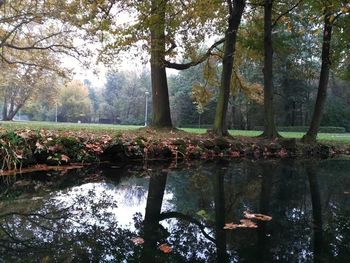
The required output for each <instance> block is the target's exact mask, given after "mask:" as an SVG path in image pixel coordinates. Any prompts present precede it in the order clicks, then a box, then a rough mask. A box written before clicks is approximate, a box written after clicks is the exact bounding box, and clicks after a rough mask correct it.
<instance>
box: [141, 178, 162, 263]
mask: <svg viewBox="0 0 350 263" xmlns="http://www.w3.org/2000/svg"><path fill="white" fill-rule="evenodd" d="M166 179H167V173H166V172H161V173H159V174H157V175H155V176H151V178H150V180H149V187H148V196H147V204H146V214H145V220H144V229H143V231H144V240H145V243H144V245H143V250H142V253H141V258H140V262H142V263H148V262H157V261H156V252H155V251H156V249H157V241H158V240H159V238H160V226H159V216H160V212H161V209H162V203H163V196H164V191H165V185H166Z"/></svg>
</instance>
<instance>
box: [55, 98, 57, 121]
mask: <svg viewBox="0 0 350 263" xmlns="http://www.w3.org/2000/svg"><path fill="white" fill-rule="evenodd" d="M55 122H56V123H57V102H56V114H55Z"/></svg>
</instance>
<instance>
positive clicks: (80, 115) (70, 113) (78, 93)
mask: <svg viewBox="0 0 350 263" xmlns="http://www.w3.org/2000/svg"><path fill="white" fill-rule="evenodd" d="M58 104H59V113H58V117H59V119H60V120H61V121H66V122H77V121H83V122H89V121H90V114H91V108H92V105H91V100H90V98H89V93H88V89H87V88H86V87H85V86H84V85H83V83H81V82H80V81H77V80H73V81H71V82H68V83H66V84H65V85H64V86H63V87H61V90H60V95H59V100H58Z"/></svg>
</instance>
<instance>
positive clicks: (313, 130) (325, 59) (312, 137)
mask: <svg viewBox="0 0 350 263" xmlns="http://www.w3.org/2000/svg"><path fill="white" fill-rule="evenodd" d="M330 19H331V15H329V14H327V15H325V18H324V29H323V41H322V64H321V73H320V79H319V83H318V91H317V98H316V104H315V108H314V112H313V115H312V119H311V124H310V127H309V130H308V131H307V133H306V134H305V135H304V136H303V138H302V141H303V142H306V143H313V142H315V141H316V137H317V133H318V129H319V128H320V124H321V120H322V114H323V109H324V105H325V103H326V97H327V87H328V81H329V70H330V65H331V61H330V57H329V55H330V45H331V39H332V28H333V26H332V22H331V21H330Z"/></svg>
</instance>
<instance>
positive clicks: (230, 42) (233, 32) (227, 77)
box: [214, 0, 245, 136]
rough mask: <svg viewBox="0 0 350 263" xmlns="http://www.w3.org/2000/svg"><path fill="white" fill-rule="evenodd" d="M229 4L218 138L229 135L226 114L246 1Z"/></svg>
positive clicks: (215, 122)
mask: <svg viewBox="0 0 350 263" xmlns="http://www.w3.org/2000/svg"><path fill="white" fill-rule="evenodd" d="M227 3H228V6H229V10H230V16H229V19H228V28H227V30H226V33H225V50H224V58H223V61H222V73H221V84H220V90H219V97H218V103H217V106H216V111H215V119H214V133H215V134H216V135H218V136H225V135H228V130H227V126H226V114H227V107H228V100H229V96H230V86H231V76H232V70H233V59H234V53H235V47H236V39H237V31H238V27H239V25H240V23H241V18H242V14H243V10H244V7H245V0H234V1H231V0H227Z"/></svg>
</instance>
